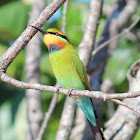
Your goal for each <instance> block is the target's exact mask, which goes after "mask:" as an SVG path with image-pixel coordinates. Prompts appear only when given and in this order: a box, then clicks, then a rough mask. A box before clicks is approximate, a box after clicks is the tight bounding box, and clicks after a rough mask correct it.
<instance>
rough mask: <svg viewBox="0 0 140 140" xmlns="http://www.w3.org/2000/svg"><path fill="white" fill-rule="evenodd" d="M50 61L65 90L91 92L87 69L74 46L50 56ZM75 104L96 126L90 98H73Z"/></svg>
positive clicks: (68, 45)
mask: <svg viewBox="0 0 140 140" xmlns="http://www.w3.org/2000/svg"><path fill="white" fill-rule="evenodd" d="M50 61H51V64H52V68H53V71H54V74H55V76H56V79H57V80H58V82H59V83H60V85H61V86H62V87H63V88H67V89H71V88H74V89H78V90H85V89H86V90H90V86H89V82H88V78H87V74H86V71H85V68H84V66H83V64H82V62H81V60H80V58H79V56H78V54H77V53H76V51H75V50H74V48H73V46H72V45H70V44H67V47H65V48H63V49H61V50H59V51H56V52H53V53H51V54H50ZM72 98H73V99H74V101H75V103H76V104H77V105H78V106H79V107H80V108H81V109H82V110H83V112H84V114H85V116H86V117H87V118H88V120H89V121H90V122H91V123H92V124H93V125H94V126H96V121H95V115H94V109H93V105H92V101H91V99H90V98H88V97H79V96H72Z"/></svg>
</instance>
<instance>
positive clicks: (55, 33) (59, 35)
mask: <svg viewBox="0 0 140 140" xmlns="http://www.w3.org/2000/svg"><path fill="white" fill-rule="evenodd" d="M48 33H49V34H53V35H56V33H55V32H48ZM56 36H60V37H62V38H64V39H66V40H67V41H68V39H67V37H66V36H64V35H61V34H58V35H56Z"/></svg>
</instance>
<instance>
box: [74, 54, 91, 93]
mask: <svg viewBox="0 0 140 140" xmlns="http://www.w3.org/2000/svg"><path fill="white" fill-rule="evenodd" d="M72 63H73V66H74V68H75V70H76V72H77V73H78V75H79V77H80V79H81V81H82V83H83V85H84V87H85V89H86V90H90V86H89V82H88V78H87V73H86V70H85V67H84V65H83V63H82V62H81V60H80V58H79V56H78V55H77V54H76V53H75V54H72Z"/></svg>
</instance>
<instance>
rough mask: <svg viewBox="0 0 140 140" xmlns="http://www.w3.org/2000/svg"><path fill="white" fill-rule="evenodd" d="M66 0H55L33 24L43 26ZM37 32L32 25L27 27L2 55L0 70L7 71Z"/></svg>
mask: <svg viewBox="0 0 140 140" xmlns="http://www.w3.org/2000/svg"><path fill="white" fill-rule="evenodd" d="M65 1H66V0H53V1H52V2H51V3H50V4H49V5H48V6H47V7H46V8H45V9H44V10H43V11H42V13H41V14H40V16H39V17H38V18H37V19H35V20H34V21H33V23H32V24H33V25H34V26H37V27H42V26H43V25H44V24H45V23H46V21H47V20H48V19H49V18H50V17H51V16H52V15H53V14H54V13H55V12H56V11H57V9H58V8H60V6H61V5H62V4H63V3H64V2H65ZM36 32H37V31H36V30H34V29H33V28H31V27H27V28H26V29H25V31H24V32H23V33H22V34H21V35H20V36H19V37H18V39H17V40H16V41H15V42H14V43H13V44H12V46H11V47H9V49H8V50H7V51H6V52H5V53H4V54H3V55H2V56H1V57H0V71H3V72H5V71H6V69H7V68H8V66H9V65H10V64H11V63H12V61H13V60H14V59H15V57H16V56H17V55H18V54H19V53H20V51H21V50H22V49H24V47H25V45H26V44H27V43H28V42H29V41H30V40H31V38H32V37H33V36H34V35H35V33H36Z"/></svg>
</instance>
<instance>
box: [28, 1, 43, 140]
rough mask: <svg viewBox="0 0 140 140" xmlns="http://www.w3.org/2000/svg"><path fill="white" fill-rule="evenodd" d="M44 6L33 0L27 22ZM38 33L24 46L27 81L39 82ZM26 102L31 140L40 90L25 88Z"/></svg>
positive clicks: (39, 118)
mask: <svg viewBox="0 0 140 140" xmlns="http://www.w3.org/2000/svg"><path fill="white" fill-rule="evenodd" d="M44 7H45V1H44V0H40V1H38V0H34V3H33V6H32V10H31V12H30V18H29V22H28V23H29V24H31V23H32V21H33V20H34V19H35V18H36V17H37V16H39V14H40V13H41V11H42V10H43V9H44ZM40 45H41V41H40V39H39V34H37V35H36V36H35V37H34V38H33V39H32V40H31V41H30V42H29V43H28V45H27V47H26V60H25V73H26V81H27V82H28V83H40V73H39V58H40ZM25 93H26V104H27V111H26V112H27V133H26V139H27V140H31V139H35V138H36V137H37V134H38V132H39V129H40V124H41V121H42V109H41V99H40V91H39V90H33V89H26V91H25Z"/></svg>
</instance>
